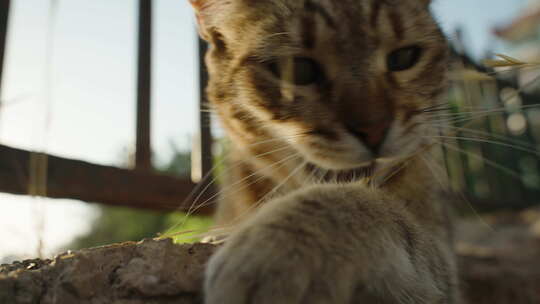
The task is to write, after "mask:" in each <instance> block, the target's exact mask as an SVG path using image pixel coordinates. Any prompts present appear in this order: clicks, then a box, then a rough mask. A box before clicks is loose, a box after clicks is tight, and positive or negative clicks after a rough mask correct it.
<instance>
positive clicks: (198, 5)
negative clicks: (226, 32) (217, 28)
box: [189, 0, 221, 41]
mask: <svg viewBox="0 0 540 304" xmlns="http://www.w3.org/2000/svg"><path fill="white" fill-rule="evenodd" d="M220 1H221V0H189V3H190V4H191V6H192V7H193V9H194V10H195V16H196V18H197V24H198V28H199V35H200V36H201V38H202V39H204V40H206V41H209V40H210V38H211V33H210V29H211V27H212V25H211V20H210V18H211V17H212V16H211V13H212V11H214V9H215V6H216V3H217V2H220Z"/></svg>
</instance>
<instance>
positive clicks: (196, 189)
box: [167, 143, 289, 232]
mask: <svg viewBox="0 0 540 304" xmlns="http://www.w3.org/2000/svg"><path fill="white" fill-rule="evenodd" d="M256 144H259V143H254V144H253V145H256ZM288 148H289V147H288V146H284V147H280V148H277V149H274V150H271V151H266V152H263V153H260V154H257V155H253V156H251V157H250V159H257V158H260V157H263V156H268V155H270V154H272V153H275V152H279V151H283V150H286V149H288ZM225 161H226V158H223V159H222V160H220V161H218V162H217V163H216V164H214V166H213V167H212V168H211V169H210V170H209V171H208V172H207V173H206V174H205V176H204V177H203V178H202V179H201V182H199V183H198V184H197V186H195V188H194V189H193V190H192V191H191V192H190V193H189V194H188V196H187V197H186V199H184V201H183V202H182V204H181V206H184V205H185V204H186V203H187V202H188V201H189V200H191V199H192V198H193V196H194V195H195V193H197V192H198V193H199V194H198V195H197V196H196V197H195V198H194V199H193V203H191V205H190V207H189V208H188V210H187V211H186V215H185V216H184V218H183V219H182V221H181V222H179V223H177V224H175V225H173V226H172V227H171V228H169V229H168V230H167V232H168V231H171V230H174V229H177V228H178V227H182V226H183V225H184V224H185V223H186V222H187V219H188V218H189V216H190V215H191V214H193V212H194V211H195V210H193V208H194V206H196V205H197V202H198V200H199V199H200V198H201V197H202V196H203V195H204V193H206V191H208V189H210V187H211V186H212V185H213V184H214V183H215V182H216V181H217V180H218V179H219V178H220V177H221V176H222V175H223V174H225V172H222V173H221V174H219V175H218V176H215V177H214V178H213V179H212V180H211V181H210V182H208V183H207V182H206V180H207V179H208V178H209V177H210V176H212V174H213V173H214V172H215V171H216V170H217V169H218V168H219V167H220V166H222V165H223V164H224V163H225ZM241 164H242V161H236V162H235V163H233V164H231V165H230V167H229V168H230V169H234V168H236V167H238V166H240V165H241ZM203 185H204V188H203V189H202V190H201V187H202V186H203ZM200 208H201V207H199V208H198V209H200ZM198 209H196V210H198Z"/></svg>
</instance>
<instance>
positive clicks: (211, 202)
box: [186, 153, 300, 217]
mask: <svg viewBox="0 0 540 304" xmlns="http://www.w3.org/2000/svg"><path fill="white" fill-rule="evenodd" d="M295 157H300V156H299V154H298V153H295V154H293V155H290V156H288V157H286V158H284V159H282V160H280V161H277V162H274V163H273V164H271V165H269V166H266V167H264V168H262V169H260V170H257V171H255V172H254V173H252V174H250V175H248V176H245V177H244V178H242V179H240V180H238V181H236V182H235V183H233V184H231V185H227V186H226V187H223V188H222V189H220V191H219V192H217V193H215V194H213V195H212V196H210V198H208V199H206V200H205V201H204V202H202V203H201V204H199V205H198V206H197V207H195V208H194V209H193V210H192V212H191V213H188V214H186V217H187V216H189V215H191V214H192V213H195V212H196V211H197V210H199V209H200V208H203V207H206V206H208V205H210V204H213V203H214V201H213V199H215V198H216V197H218V196H220V195H223V194H224V195H226V194H227V192H226V191H228V190H229V189H231V188H232V187H234V186H237V185H239V184H242V183H243V182H244V181H246V180H248V179H250V178H251V177H253V176H255V175H257V174H260V173H261V172H263V171H266V170H268V169H270V168H273V167H275V166H276V165H278V164H281V165H280V166H279V167H281V166H282V165H283V164H285V163H286V162H287V161H289V160H290V159H292V158H295ZM264 178H265V176H264V175H261V176H260V177H259V178H257V179H255V180H254V181H252V182H250V183H248V184H244V185H242V186H241V187H239V188H237V189H234V191H239V190H241V189H244V188H247V187H248V186H250V185H253V184H255V183H257V182H258V181H260V180H262V179H264Z"/></svg>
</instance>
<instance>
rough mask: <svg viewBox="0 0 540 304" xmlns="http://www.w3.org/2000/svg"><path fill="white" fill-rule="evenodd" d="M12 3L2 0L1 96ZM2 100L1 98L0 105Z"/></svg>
mask: <svg viewBox="0 0 540 304" xmlns="http://www.w3.org/2000/svg"><path fill="white" fill-rule="evenodd" d="M10 4H11V0H0V98H1V97H2V75H3V73H2V72H3V70H4V54H5V51H6V37H7V31H8V20H9V8H10ZM1 102H2V101H1V100H0V105H1Z"/></svg>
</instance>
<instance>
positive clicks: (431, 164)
mask: <svg viewBox="0 0 540 304" xmlns="http://www.w3.org/2000/svg"><path fill="white" fill-rule="evenodd" d="M420 158H421V159H422V160H423V161H424V163H425V164H426V167H427V168H428V170H429V171H431V173H432V175H433V177H434V179H435V180H436V181H437V182H438V183H439V185H440V186H441V187H442V188H441V189H446V188H448V185H445V184H444V183H443V181H442V180H441V178H440V177H439V176H442V175H447V174H448V173H447V171H446V170H445V169H444V168H443V167H442V166H441V165H440V164H439V163H437V162H436V161H434V160H433V159H430V158H429V157H428V156H427V155H423V154H421V155H420ZM434 168H437V169H439V173H437V172H435V169H434ZM457 192H458V193H459V196H460V197H461V199H462V200H463V201H464V202H465V203H466V205H467V207H468V208H469V209H470V210H471V212H472V213H473V214H474V216H475V217H476V218H478V219H479V220H480V222H481V223H482V224H483V225H485V226H486V227H487V228H489V229H491V230H493V228H492V227H491V225H489V224H488V223H487V222H486V221H485V220H484V219H483V218H482V217H481V216H480V214H478V211H476V209H474V206H473V204H472V203H471V202H470V201H469V200H468V199H467V197H466V196H465V194H464V193H463V191H461V190H458V191H457Z"/></svg>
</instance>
